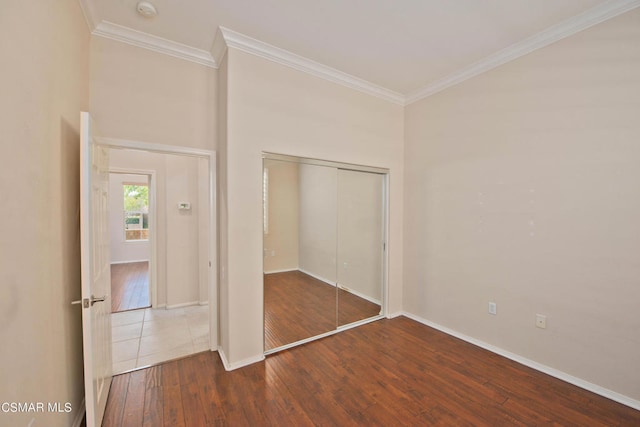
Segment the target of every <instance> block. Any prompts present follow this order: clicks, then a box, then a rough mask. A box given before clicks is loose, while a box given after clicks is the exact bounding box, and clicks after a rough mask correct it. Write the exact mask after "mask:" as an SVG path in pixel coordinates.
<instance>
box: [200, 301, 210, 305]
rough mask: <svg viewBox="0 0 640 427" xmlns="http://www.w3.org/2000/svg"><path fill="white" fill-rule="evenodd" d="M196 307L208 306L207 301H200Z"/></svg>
mask: <svg viewBox="0 0 640 427" xmlns="http://www.w3.org/2000/svg"><path fill="white" fill-rule="evenodd" d="M198 305H209V301H200V302H198Z"/></svg>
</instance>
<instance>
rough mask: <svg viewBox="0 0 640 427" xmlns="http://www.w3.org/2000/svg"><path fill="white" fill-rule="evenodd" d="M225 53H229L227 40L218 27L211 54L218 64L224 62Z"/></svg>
mask: <svg viewBox="0 0 640 427" xmlns="http://www.w3.org/2000/svg"><path fill="white" fill-rule="evenodd" d="M225 53H227V42H226V41H225V39H224V34H222V30H221V29H220V27H218V29H217V30H216V37H215V38H214V39H213V46H211V56H212V57H213V60H214V61H215V63H216V64H218V66H220V64H222V59H223V58H224V55H225Z"/></svg>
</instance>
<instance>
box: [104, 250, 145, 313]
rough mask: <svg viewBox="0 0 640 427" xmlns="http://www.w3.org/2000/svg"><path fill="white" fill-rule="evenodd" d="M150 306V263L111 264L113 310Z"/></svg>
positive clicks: (113, 311)
mask: <svg viewBox="0 0 640 427" xmlns="http://www.w3.org/2000/svg"><path fill="white" fill-rule="evenodd" d="M150 306H151V304H150V302H149V263H148V262H147V261H144V262H129V263H126V264H111V312H112V313H116V312H118V311H126V310H135V309H138V308H146V307H150Z"/></svg>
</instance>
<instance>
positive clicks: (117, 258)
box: [109, 167, 155, 313]
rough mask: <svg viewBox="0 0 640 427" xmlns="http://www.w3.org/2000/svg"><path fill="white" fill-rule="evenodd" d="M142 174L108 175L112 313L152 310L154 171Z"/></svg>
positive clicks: (122, 171)
mask: <svg viewBox="0 0 640 427" xmlns="http://www.w3.org/2000/svg"><path fill="white" fill-rule="evenodd" d="M139 172H140V171H137V170H127V169H119V168H113V167H112V168H111V169H110V173H109V195H110V197H109V237H110V239H109V240H110V255H111V312H112V313H118V312H122V311H128V310H136V309H142V308H149V307H151V301H152V297H151V290H152V288H151V286H150V283H149V279H150V274H149V271H150V261H151V245H150V242H151V236H152V235H154V234H155V230H152V226H153V225H155V221H154V220H153V219H154V218H153V216H154V212H153V210H152V209H151V201H152V200H155V197H154V194H153V189H154V188H155V186H152V185H151V183H152V181H153V176H154V172H153V171H149V172H147V173H145V174H141V173H139Z"/></svg>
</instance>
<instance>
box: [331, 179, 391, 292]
mask: <svg viewBox="0 0 640 427" xmlns="http://www.w3.org/2000/svg"><path fill="white" fill-rule="evenodd" d="M382 179H383V176H382V175H379V174H374V173H366V172H355V171H350V170H342V169H341V170H339V171H338V242H337V247H338V284H339V286H341V287H345V288H347V289H348V290H349V291H350V292H352V293H354V294H356V295H358V296H360V297H362V298H365V299H367V300H369V301H371V302H374V303H376V304H381V295H382V240H383V223H382V222H383V215H382Z"/></svg>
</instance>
